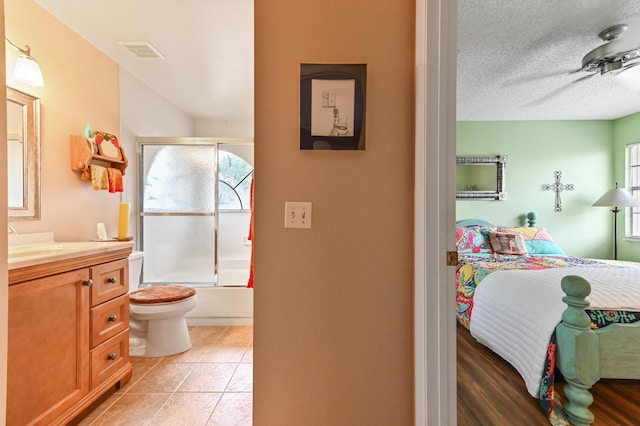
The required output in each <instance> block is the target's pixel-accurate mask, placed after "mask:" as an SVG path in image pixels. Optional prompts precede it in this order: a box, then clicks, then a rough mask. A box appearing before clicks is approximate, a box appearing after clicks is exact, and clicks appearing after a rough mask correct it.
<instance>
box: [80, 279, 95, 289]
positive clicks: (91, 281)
mask: <svg viewBox="0 0 640 426" xmlns="http://www.w3.org/2000/svg"><path fill="white" fill-rule="evenodd" d="M82 285H84V286H87V287H91V285H93V280H92V279H91V278H89V279H88V280H84V281H82Z"/></svg>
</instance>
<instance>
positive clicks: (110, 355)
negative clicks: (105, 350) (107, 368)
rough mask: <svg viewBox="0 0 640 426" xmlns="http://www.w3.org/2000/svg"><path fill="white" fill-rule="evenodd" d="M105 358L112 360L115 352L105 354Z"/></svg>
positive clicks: (114, 357)
mask: <svg viewBox="0 0 640 426" xmlns="http://www.w3.org/2000/svg"><path fill="white" fill-rule="evenodd" d="M107 359H108V360H109V361H113V360H114V359H116V354H115V352H113V353H110V354H109V355H108V356H107Z"/></svg>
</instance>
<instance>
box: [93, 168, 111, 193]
mask: <svg viewBox="0 0 640 426" xmlns="http://www.w3.org/2000/svg"><path fill="white" fill-rule="evenodd" d="M89 169H90V171H91V185H92V186H93V189H95V190H96V191H99V190H101V189H109V178H108V177H107V168H106V167H102V166H96V165H94V164H90V165H89Z"/></svg>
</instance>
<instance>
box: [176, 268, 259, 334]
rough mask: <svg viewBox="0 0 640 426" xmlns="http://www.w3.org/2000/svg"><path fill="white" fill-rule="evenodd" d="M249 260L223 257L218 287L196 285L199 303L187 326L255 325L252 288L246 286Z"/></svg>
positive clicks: (189, 314) (190, 315)
mask: <svg viewBox="0 0 640 426" xmlns="http://www.w3.org/2000/svg"><path fill="white" fill-rule="evenodd" d="M248 279H249V261H248V260H246V259H239V260H235V259H231V260H230V259H221V260H220V268H219V272H218V283H219V284H218V285H217V286H194V288H195V289H196V293H197V294H198V304H197V305H196V307H195V308H193V310H191V311H190V312H189V313H187V315H186V316H185V319H186V321H187V325H194V326H197V325H252V324H253V289H252V288H247V280H248Z"/></svg>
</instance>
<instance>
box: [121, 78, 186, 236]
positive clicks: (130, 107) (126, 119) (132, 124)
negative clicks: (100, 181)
mask: <svg viewBox="0 0 640 426" xmlns="http://www.w3.org/2000/svg"><path fill="white" fill-rule="evenodd" d="M142 136H147V137H149V136H157V137H159V136H194V122H193V120H192V119H191V118H190V117H188V116H187V115H186V114H184V113H183V112H181V111H180V110H178V109H177V108H176V107H175V106H174V105H173V104H171V103H170V102H169V101H167V100H166V99H165V98H163V97H162V96H160V95H159V94H158V93H157V92H155V91H153V90H152V89H151V88H150V87H149V86H147V85H146V84H144V83H143V82H142V81H140V80H138V79H137V78H135V77H134V76H133V75H131V74H129V73H128V72H127V71H126V70H123V69H122V68H120V143H121V144H122V146H123V147H124V149H125V153H126V155H127V157H128V159H129V167H128V168H127V173H126V174H125V176H124V188H125V190H124V192H123V194H122V200H123V201H126V202H130V203H131V210H130V211H131V217H130V218H129V223H130V227H129V229H130V233H131V235H136V229H137V226H138V221H137V217H138V216H137V213H138V208H137V197H138V191H137V185H138V183H137V176H138V154H137V153H136V138H137V137H142Z"/></svg>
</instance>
